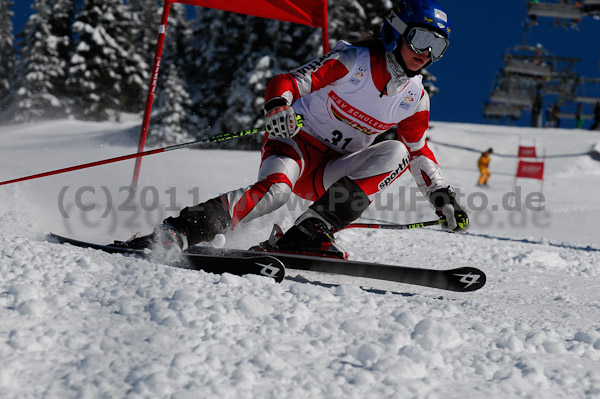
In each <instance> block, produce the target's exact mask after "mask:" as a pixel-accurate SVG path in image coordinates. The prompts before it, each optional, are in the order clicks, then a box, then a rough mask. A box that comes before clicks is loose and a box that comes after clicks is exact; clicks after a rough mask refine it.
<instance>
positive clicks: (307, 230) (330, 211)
mask: <svg viewBox="0 0 600 399" xmlns="http://www.w3.org/2000/svg"><path fill="white" fill-rule="evenodd" d="M369 204H370V201H369V197H368V196H367V194H365V192H364V191H363V190H362V189H361V188H360V187H359V186H358V185H357V184H356V183H355V182H354V181H353V180H351V179H349V178H348V177H343V178H341V179H340V180H338V181H336V182H335V183H333V184H332V185H331V187H329V188H328V189H327V191H326V192H325V193H324V194H323V195H322V196H321V197H320V198H319V199H318V200H316V201H315V202H314V203H313V204H312V205H311V206H310V207H309V209H308V210H307V211H306V212H304V213H303V214H302V215H300V217H299V218H298V219H297V220H296V221H295V222H294V225H293V226H292V227H291V228H290V229H289V230H288V231H287V232H286V233H285V234H281V233H280V232H278V231H276V230H274V233H272V234H271V237H270V238H269V240H267V241H265V242H263V243H261V244H260V245H258V247H253V248H251V249H258V250H262V251H280V252H292V253H300V254H306V255H317V256H326V257H335V258H342V259H348V254H347V253H346V251H344V250H343V249H342V248H340V247H339V246H338V245H337V244H336V242H335V238H334V237H333V234H334V233H335V232H336V231H339V230H342V229H343V228H345V227H346V226H348V225H349V224H350V223H351V222H352V221H353V220H356V219H357V218H358V217H359V216H360V215H361V214H362V212H363V211H364V210H365V209H367V207H368V206H369ZM279 230H281V229H279Z"/></svg>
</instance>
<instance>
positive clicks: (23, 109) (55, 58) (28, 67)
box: [13, 0, 65, 122]
mask: <svg viewBox="0 0 600 399" xmlns="http://www.w3.org/2000/svg"><path fill="white" fill-rule="evenodd" d="M33 9H34V13H33V14H32V15H31V16H30V17H29V20H28V21H27V24H26V25H25V30H24V32H23V38H22V40H21V43H20V44H21V53H20V56H19V60H18V61H17V65H16V68H15V69H16V74H15V76H16V83H15V86H16V94H15V100H14V101H15V105H16V110H15V115H14V117H13V118H14V120H15V121H16V122H30V121H35V120H42V119H52V118H57V117H62V116H64V112H65V107H64V106H63V104H62V103H61V101H60V100H59V99H58V98H57V97H56V95H55V87H54V85H53V83H52V82H53V81H56V80H57V79H61V78H63V77H64V69H63V64H64V63H63V62H62V60H61V59H60V58H59V54H58V46H57V44H58V41H59V39H58V38H57V37H56V36H54V35H52V32H51V26H50V22H49V19H50V14H51V10H50V7H49V4H48V0H35V3H34V6H33Z"/></svg>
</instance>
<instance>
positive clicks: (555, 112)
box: [552, 104, 560, 128]
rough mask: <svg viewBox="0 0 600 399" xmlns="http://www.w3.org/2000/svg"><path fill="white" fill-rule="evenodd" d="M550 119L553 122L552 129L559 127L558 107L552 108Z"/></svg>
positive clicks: (555, 105)
mask: <svg viewBox="0 0 600 399" xmlns="http://www.w3.org/2000/svg"><path fill="white" fill-rule="evenodd" d="M552 119H553V121H554V125H553V127H555V128H559V127H560V107H559V106H558V104H554V106H553V107H552Z"/></svg>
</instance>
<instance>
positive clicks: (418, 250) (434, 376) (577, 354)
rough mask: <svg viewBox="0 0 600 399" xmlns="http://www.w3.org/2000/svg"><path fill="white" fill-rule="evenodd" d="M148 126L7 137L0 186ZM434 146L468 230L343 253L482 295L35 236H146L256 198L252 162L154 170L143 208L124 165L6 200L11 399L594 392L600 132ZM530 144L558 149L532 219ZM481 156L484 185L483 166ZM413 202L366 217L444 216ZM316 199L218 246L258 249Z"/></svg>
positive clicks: (3, 279) (144, 186)
mask: <svg viewBox="0 0 600 399" xmlns="http://www.w3.org/2000/svg"><path fill="white" fill-rule="evenodd" d="M139 123H140V121H139V119H137V118H135V117H131V116H130V117H128V118H126V119H125V120H124V121H122V122H121V123H86V122H76V121H57V122H47V123H39V124H32V125H13V126H3V127H0V138H1V139H2V147H1V148H0V180H1V181H4V180H9V179H12V178H16V177H21V176H25V175H30V174H34V173H40V172H43V171H47V170H52V169H57V168H62V167H67V166H71V165H76V164H81V163H86V162H91V161H96V160H100V159H104V158H110V157H114V156H118V155H124V154H129V153H132V152H135V150H136V136H137V134H138V129H139ZM429 137H430V146H431V147H432V148H433V150H434V152H435V153H436V155H437V158H438V160H439V162H440V164H441V165H442V167H443V170H444V172H445V175H446V177H447V179H448V181H449V182H450V183H451V184H453V185H454V186H455V187H458V188H459V189H460V191H461V193H463V195H464V196H463V199H462V201H463V203H467V202H470V204H469V205H472V206H473V207H474V208H477V209H479V210H478V211H472V213H471V216H472V220H473V227H472V229H471V230H470V232H469V233H468V234H466V235H462V236H461V235H453V234H448V233H444V232H441V231H439V229H434V228H429V229H422V230H412V231H376V230H364V229H354V230H347V231H344V232H341V233H340V234H339V242H340V243H341V244H342V246H344V247H345V248H347V250H348V251H349V252H350V254H351V256H352V258H353V259H356V260H374V261H379V262H383V263H390V264H402V265H408V266H415V267H433V268H440V269H443V268H449V267H453V266H476V267H480V268H481V269H483V270H484V271H485V272H486V274H487V276H488V282H487V285H486V286H485V287H484V288H483V289H481V290H480V291H477V292H473V293H464V294H461V293H450V292H444V291H440V290H435V289H428V288H423V287H416V286H409V285H402V284H394V283H389V282H383V281H375V280H368V279H359V278H351V277H342V276H330V275H323V274H315V273H309V272H296V271H293V270H290V271H289V277H288V278H287V279H286V280H284V282H283V283H282V284H276V283H273V282H272V281H271V280H268V279H266V278H263V277H258V276H244V277H238V276H233V275H228V274H224V275H213V274H208V273H204V272H197V271H190V270H184V269H178V268H174V267H170V266H165V265H162V264H156V263H150V262H148V261H145V260H139V259H134V258H128V257H123V256H121V255H109V254H105V253H101V252H97V251H93V250H89V249H79V248H74V247H70V246H66V245H62V246H61V245H58V244H53V243H49V242H46V241H45V240H44V238H45V234H46V233H48V232H51V231H52V232H55V233H59V234H63V235H68V236H74V237H78V238H80V239H84V240H91V241H95V242H100V243H103V242H110V241H112V240H113V239H115V238H117V239H125V238H127V237H128V236H129V235H131V234H133V233H135V232H136V231H142V232H147V231H149V230H150V229H151V228H152V226H154V224H156V223H158V222H160V220H162V218H164V217H165V216H168V215H172V214H176V213H177V210H178V209H179V208H181V207H183V206H185V205H191V204H192V202H194V201H202V200H205V199H208V198H211V197H214V196H215V195H218V194H220V193H222V192H225V191H227V190H229V189H233V188H237V187H240V186H243V185H247V184H250V183H252V182H253V181H254V178H255V175H256V171H257V167H258V159H259V155H258V153H256V152H239V151H200V150H178V151H172V152H168V153H164V154H159V155H153V156H150V157H146V158H144V160H143V163H142V176H141V179H140V190H139V191H138V193H137V194H136V196H135V200H134V201H131V202H130V201H127V194H128V191H127V186H128V185H129V183H130V180H131V175H132V171H133V161H125V162H119V163H115V164H111V165H105V166H99V167H96V168H91V169H86V170H82V171H76V172H71V173H67V174H62V175H57V176H52V177H46V178H42V179H38V180H32V181H27V182H22V183H18V184H13V185H4V186H0V251H1V252H0V320H1V324H0V364H1V366H0V397H2V398H41V397H46V398H100V397H106V398H125V397H126V398H174V399H175V398H176V399H180V398H181V399H183V398H236V399H237V398H278V399H279V398H428V399H434V398H449V399H452V398H484V397H485V398H600V317H599V314H600V293H599V289H598V287H599V286H600V271H599V264H600V262H599V260H600V242H599V235H598V227H597V225H598V222H600V218H599V216H598V215H599V214H600V202H599V201H598V198H600V184H598V182H599V179H600V162H599V161H598V160H594V159H593V158H592V157H591V156H590V155H589V152H590V150H591V149H592V147H593V146H596V148H598V143H599V142H600V135H598V133H593V132H588V131H574V130H560V129H526V128H511V127H500V126H491V125H483V126H480V125H467V124H450V123H434V124H433V129H432V130H431V132H430V134H429ZM519 142H521V143H523V144H535V145H536V146H537V149H538V152H539V153H543V149H544V148H545V152H546V156H547V158H546V173H545V181H544V184H543V194H544V196H545V197H544V201H542V202H541V205H543V207H544V209H543V210H537V211H536V210H532V209H527V208H532V206H531V204H529V205H528V206H527V207H526V206H524V204H523V203H524V202H525V197H526V196H527V195H529V194H531V193H535V192H536V191H539V190H540V188H541V185H540V182H539V181H527V180H519V181H518V184H519V186H520V187H521V194H522V201H516V202H515V201H512V200H510V201H509V200H508V198H506V197H505V196H507V195H508V196H509V197H510V193H511V192H512V191H513V184H514V172H515V170H516V162H517V159H516V158H515V154H516V152H517V146H518V144H519ZM488 147H493V148H494V151H495V152H494V155H493V156H492V165H491V170H492V178H491V181H490V187H489V188H486V189H485V190H483V189H479V188H478V187H476V186H475V182H476V179H477V177H478V172H477V170H476V167H475V163H476V160H477V157H478V156H479V152H480V151H483V150H485V149H487V148H488ZM403 189H404V191H403ZM78 190H79V192H78ZM411 190H412V191H411ZM142 193H143V194H144V196H142ZM411 195H412V196H413V200H412V201H411V200H410V198H411ZM417 197H418V196H417V195H415V194H414V182H413V180H412V177H411V176H408V175H405V176H402V177H401V178H400V179H399V180H398V181H397V182H396V183H394V185H392V186H391V187H390V188H389V189H388V193H387V194H386V195H385V196H382V198H379V199H378V200H377V201H375V202H374V204H373V205H372V207H371V209H369V211H368V213H367V215H366V216H368V217H371V218H378V219H385V220H389V221H396V222H402V223H406V222H413V221H417V220H428V219H432V218H434V215H433V212H432V211H431V209H430V208H429V207H428V205H427V204H425V203H424V202H423V201H418V200H417ZM503 197H505V199H506V201H505V202H506V203H505V205H502V198H503ZM401 199H408V200H409V201H408V203H405V202H402V201H401ZM481 201H486V202H487V206H485V207H481V206H480V205H481ZM515 204H519V205H522V207H521V210H520V211H511V210H509V206H514V205H515ZM305 205H306V204H303V203H302V202H301V201H295V202H294V203H293V204H292V205H290V206H289V207H284V208H283V209H281V210H279V211H277V212H275V213H274V214H272V215H269V216H267V217H265V218H263V219H261V220H259V221H255V222H253V223H250V224H249V225H247V226H245V227H244V228H242V229H240V230H239V231H236V232H234V233H233V234H232V235H231V236H229V237H227V240H225V239H224V238H223V237H220V238H219V240H218V243H217V244H218V245H227V246H232V247H240V248H246V247H248V246H249V245H252V244H254V243H256V242H257V241H258V240H261V239H264V238H266V236H267V235H268V233H269V230H270V226H271V225H272V223H274V222H278V223H281V224H282V225H283V227H284V228H285V227H289V225H290V224H291V223H292V222H293V219H294V217H295V216H296V215H297V214H299V213H300V212H301V211H302V209H303V208H302V206H305ZM534 205H535V206H537V207H538V208H539V207H540V203H535V204H534ZM375 208H377V209H375ZM399 209H405V211H400V210H399Z"/></svg>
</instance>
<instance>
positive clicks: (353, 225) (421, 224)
mask: <svg viewBox="0 0 600 399" xmlns="http://www.w3.org/2000/svg"><path fill="white" fill-rule="evenodd" d="M445 221H446V220H444V219H439V220H428V221H426V222H417V223H409V224H394V223H351V224H349V225H348V226H347V227H345V228H344V229H356V228H361V229H380V230H413V229H420V228H423V227H428V226H438V225H440V224H442V223H443V222H445ZM344 229H342V230H344Z"/></svg>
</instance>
